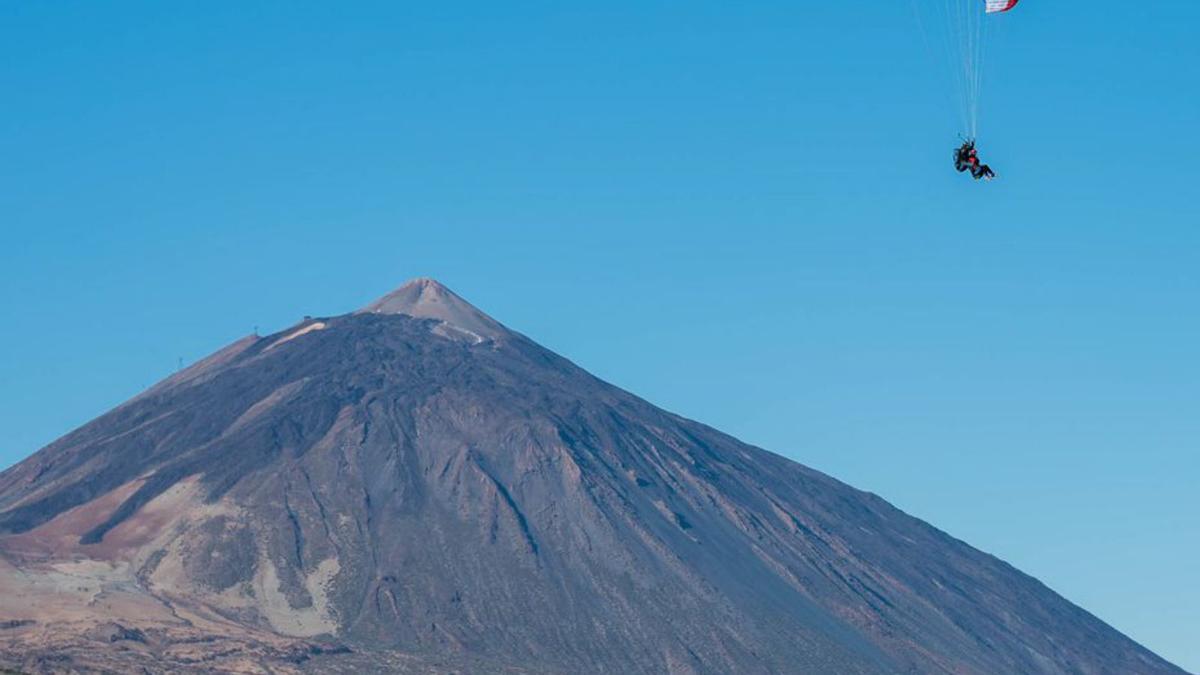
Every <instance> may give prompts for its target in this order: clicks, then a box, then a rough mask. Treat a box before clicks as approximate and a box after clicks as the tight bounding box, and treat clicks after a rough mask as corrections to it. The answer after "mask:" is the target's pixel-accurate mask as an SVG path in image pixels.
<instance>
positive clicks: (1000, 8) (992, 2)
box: [987, 0, 1020, 14]
mask: <svg viewBox="0 0 1200 675" xmlns="http://www.w3.org/2000/svg"><path fill="white" fill-rule="evenodd" d="M1018 2H1020V0H987V13H988V14H995V13H997V12H1007V11H1008V10H1010V9H1012V8H1013V7H1016V6H1017V3H1018Z"/></svg>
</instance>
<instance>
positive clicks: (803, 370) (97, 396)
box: [0, 0, 1200, 670]
mask: <svg viewBox="0 0 1200 675" xmlns="http://www.w3.org/2000/svg"><path fill="white" fill-rule="evenodd" d="M918 1H921V2H925V1H928V0H918ZM514 4H515V5H516V6H513V5H514ZM567 5H575V6H573V7H567ZM1007 18H1008V19H1010V20H1008V21H1006V22H1005V23H1004V25H1003V30H1002V31H1000V32H998V34H997V35H996V36H995V37H996V40H995V42H994V44H993V45H992V51H991V54H990V56H989V62H988V66H987V68H988V70H987V83H986V92H985V100H984V110H983V126H982V133H981V138H980V148H981V152H982V155H983V157H984V159H985V160H987V161H989V162H991V163H992V164H993V165H994V166H995V168H996V169H997V171H998V172H999V173H1000V174H1001V180H999V181H996V182H994V183H991V184H988V185H979V184H973V183H972V182H971V181H970V180H969V179H966V178H964V177H963V176H960V175H957V174H955V173H954V172H953V170H952V168H951V167H950V159H949V153H950V150H951V146H952V145H953V144H954V139H955V134H956V132H957V131H958V129H957V125H956V120H957V113H956V112H955V111H954V110H952V109H951V108H950V107H948V105H947V101H948V100H949V98H948V96H947V93H948V92H947V90H946V87H945V85H944V83H943V80H942V79H940V78H938V77H937V76H936V73H937V72H938V70H937V68H936V67H935V65H934V62H933V61H931V59H930V55H929V53H928V52H927V51H926V49H925V46H924V44H923V42H922V40H921V37H920V31H919V29H918V28H917V25H916V23H915V21H914V19H913V13H912V6H911V4H910V3H908V2H898V3H843V2H828V3H736V4H731V3H716V2H704V1H700V2H689V3H682V2H661V1H657V0H643V1H642V2H638V3H604V4H599V3H596V4H591V3H587V4H585V3H562V2H548V1H546V2H538V1H534V2H522V3H483V2H474V1H465V0H464V1H463V2H458V3H420V4H418V3H382V2H380V3H371V2H363V3H355V4H354V9H352V10H347V9H346V8H345V7H344V6H343V7H337V8H335V7H334V6H331V5H326V4H324V3H310V2H287V3H284V2H256V3H200V2H172V3H161V2H144V3H134V2H107V3H82V2H57V3H11V2H10V3H4V4H3V5H0V91H2V92H3V105H0V311H2V312H3V316H4V320H5V324H6V325H5V328H4V330H3V331H0V354H3V356H2V357H0V381H3V382H4V386H3V388H2V389H0V425H2V426H3V428H4V430H5V433H4V438H3V440H2V441H0V466H6V465H8V464H11V463H13V462H16V461H18V460H20V459H21V458H23V457H25V456H27V455H28V454H30V453H31V452H33V451H34V450H36V449H37V448H38V447H40V446H41V445H43V444H45V443H46V442H48V441H50V440H52V439H54V438H55V437H57V436H59V435H61V434H62V433H64V432H66V431H69V430H70V429H72V428H73V427H75V426H77V425H79V424H81V423H83V422H85V421H87V420H88V419H90V418H91V417H94V416H95V415H97V414H99V413H101V412H103V411H105V410H106V409H108V408H110V407H111V406H113V405H115V404H117V403H119V402H120V401H122V400H124V399H126V398H128V397H129V396H131V395H133V394H135V393H136V392H138V391H139V390H141V389H142V388H144V387H145V386H147V385H149V384H151V383H153V382H154V381H156V380H157V379H159V378H161V377H163V376H165V375H167V374H168V373H170V372H171V371H172V370H173V369H174V368H175V367H176V364H177V362H178V359H180V358H182V359H184V361H192V360H195V359H198V358H200V357H202V356H204V355H205V354H207V353H209V352H211V351H213V350H215V349H217V348H218V347H220V346H222V345H223V344H225V343H228V342H230V341H231V340H233V339H235V338H237V337H239V336H241V335H244V334H247V333H249V332H250V331H251V330H253V328H254V327H255V326H259V327H261V330H263V331H264V332H266V331H274V330H278V329H281V328H283V327H285V326H287V325H289V324H291V323H293V322H294V321H296V320H297V319H299V318H300V317H301V316H302V315H305V314H334V313H341V312H344V311H348V310H350V309H353V308H355V307H358V306H360V305H362V304H365V303H366V302H367V301H369V300H370V299H373V298H374V297H375V296H377V295H381V294H383V293H384V292H386V291H387V290H389V289H391V288H392V287H394V286H397V285H399V284H400V283H401V282H403V281H404V280H406V279H407V278H409V277H413V276H418V275H428V276H434V277H437V278H438V279H440V280H442V281H443V282H444V283H446V284H447V285H449V286H450V287H451V288H453V289H455V290H456V291H458V292H459V293H460V294H461V295H463V296H465V297H466V298H467V299H469V300H471V301H472V302H473V303H475V304H476V305H478V306H479V307H481V308H482V309H484V310H485V311H488V312H489V313H491V314H492V315H494V316H495V317H497V318H498V319H500V320H501V321H503V322H505V323H506V324H508V325H510V326H512V327H514V328H516V329H518V330H520V331H522V332H524V333H526V334H528V335H530V336H531V337H533V338H535V339H537V340H538V341H540V342H542V343H543V344H545V345H547V346H548V347H551V348H553V349H555V350H557V351H559V352H561V353H563V354H564V355H566V356H568V357H570V358H572V359H574V360H576V361H577V362H578V363H580V364H581V365H583V366H584V367H586V368H588V369H590V370H592V371H593V372H595V373H597V374H598V375H600V376H602V377H605V378H606V379H609V380H611V381H613V382H615V383H617V384H619V385H621V386H624V387H626V388H628V389H631V390H633V391H635V392H637V393H639V394H641V395H643V396H645V397H646V398H648V399H650V400H651V401H653V402H655V403H657V404H659V405H662V406H664V407H666V408H669V409H671V410H674V411H677V412H680V413H682V414H685V415H688V416H690V417H693V418H696V419H699V420H702V421H705V422H707V423H710V424H713V425H714V426H717V427H719V428H722V429H724V430H726V431H729V432H731V433H734V434H735V435H738V436H740V437H741V438H743V439H745V440H747V441H750V442H753V443H756V444H759V445H762V446H764V447H767V448H769V449H772V450H775V451H777V452H780V453H783V454H785V455H787V456H789V457H792V458H794V459H796V460H798V461H801V462H803V463H806V464H809V465H811V466H814V467H816V468H819V469H822V470H824V471H826V472H828V473H831V474H833V475H835V476H837V477H839V478H841V479H843V480H845V481H847V482H849V483H851V484H853V485H855V486H857V487H861V488H863V489H868V490H871V491H873V492H877V493H879V494H881V495H883V496H884V497H886V498H888V499H889V500H891V501H893V502H894V503H896V504H897V505H898V506H900V507H902V508H904V509H906V510H908V511H910V512H911V513H914V514H916V515H918V516H920V517H923V518H925V519H927V520H929V521H930V522H932V523H934V524H936V525H938V526H939V527H942V528H943V529H946V530H948V531H949V532H951V533H952V534H954V535H956V536H958V537H960V538H963V539H965V540H967V541H968V542H970V543H972V544H974V545H975V546H977V547H979V548H982V549H983V550H986V551H988V552H991V553H994V554H996V555H998V556H1000V557H1002V558H1004V559H1005V560H1008V561H1009V562H1012V563H1013V564H1015V565H1017V566H1018V567H1020V568H1022V569H1023V570H1025V571H1028V572H1030V573H1031V574H1033V575H1035V576H1037V577H1038V578H1040V579H1042V580H1043V581H1045V582H1046V583H1047V584H1049V585H1050V586H1051V587H1053V588H1054V589H1056V590H1058V591H1059V592H1061V593H1062V594H1064V595H1065V596H1066V597H1068V598H1069V599H1071V600H1073V601H1075V602H1078V603H1079V604H1081V605H1082V606H1084V607H1085V608H1087V609H1089V610H1090V611H1092V612H1094V613H1096V614H1097V615H1099V616H1100V617H1101V618H1103V619H1105V620H1107V621H1109V622H1110V623H1112V624H1113V625H1115V626H1116V627H1118V628H1119V629H1121V630H1123V631H1125V632H1127V633H1128V634H1130V635H1131V636H1133V637H1134V638H1136V639H1138V640H1139V641H1141V642H1143V643H1144V644H1146V645H1148V646H1149V647H1151V648H1152V649H1154V650H1156V651H1158V652H1159V653H1161V654H1163V655H1164V656H1166V657H1168V658H1170V659H1172V660H1174V661H1175V662H1176V663H1178V664H1180V665H1182V666H1184V667H1185V668H1188V669H1190V670H1200V647H1198V646H1197V642H1196V640H1195V637H1196V636H1197V635H1200V584H1197V583H1196V578H1195V561H1196V560H1197V559H1198V558H1200V507H1198V506H1197V498H1196V494H1197V488H1200V485H1198V483H1200V480H1198V476H1200V415H1198V414H1197V410H1200V358H1197V356H1198V354H1197V349H1198V348H1197V345H1200V248H1198V246H1200V231H1198V229H1197V224H1198V223H1200V209H1198V208H1197V206H1196V201H1195V199H1194V197H1192V196H1191V193H1194V190H1195V184H1194V178H1195V176H1196V170H1195V168H1194V166H1193V165H1192V160H1191V159H1190V158H1192V157H1195V156H1196V155H1197V151H1198V150H1200V134H1197V132H1196V123H1197V121H1200V100H1198V97H1197V93H1196V90H1195V86H1194V83H1195V73H1196V72H1197V69H1198V68H1200V53H1198V47H1197V42H1196V40H1195V39H1194V38H1195V25H1196V22H1197V20H1198V19H1200V5H1198V4H1196V3H1190V2H1187V3H1185V2H1167V3H1131V2H1115V1H1112V0H1107V1H1106V0H1096V1H1093V2H1088V3H1063V2H1044V1H1042V0H1025V1H1024V2H1023V3H1022V4H1021V6H1020V7H1019V9H1018V12H1017V13H1014V14H1011V15H1009V17H1007Z"/></svg>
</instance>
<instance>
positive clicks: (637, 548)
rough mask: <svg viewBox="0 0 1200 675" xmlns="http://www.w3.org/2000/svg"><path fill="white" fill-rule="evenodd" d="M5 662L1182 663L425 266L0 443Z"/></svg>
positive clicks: (674, 669) (515, 669)
mask: <svg viewBox="0 0 1200 675" xmlns="http://www.w3.org/2000/svg"><path fill="white" fill-rule="evenodd" d="M0 667H8V668H15V669H18V670H22V671H27V672H60V671H64V670H96V671H110V672H137V671H138V669H142V668H144V669H146V672H190V671H194V672H296V671H312V672H347V673H350V672H370V671H383V670H387V671H392V672H411V673H426V672H470V673H486V672H496V673H500V672H503V673H582V672H595V673H622V674H625V673H681V674H682V673H696V674H700V673H838V674H854V673H864V674H865V673H979V674H988V675H994V674H997V673H1090V674H1103V673H1113V674H1122V675H1126V674H1135V673H1175V674H1178V673H1182V672H1183V671H1181V670H1179V669H1178V668H1175V667H1173V666H1172V665H1170V664H1168V663H1167V662H1165V661H1164V660H1162V659H1160V658H1158V657H1157V656H1155V655H1154V654H1152V653H1151V652H1149V651H1147V650H1146V649H1144V648H1143V647H1141V646H1139V645H1138V644H1136V643H1134V642H1133V641H1132V640H1130V639H1128V638H1127V637H1125V636H1123V635H1121V634H1120V633H1118V632H1117V631H1115V630H1114V629H1112V628H1110V627H1109V626H1107V625H1105V624H1104V623H1103V622H1101V621H1099V620H1098V619H1096V618H1095V617H1093V616H1092V615H1090V614H1088V613H1087V612H1086V611H1084V610H1082V609H1080V608H1078V607H1076V606H1074V605H1072V604H1071V603H1069V602H1067V601H1066V600H1064V599H1063V598H1061V597H1059V596H1058V595H1057V594H1055V593H1054V592H1053V591H1051V590H1050V589H1048V588H1046V587H1045V586H1043V585H1042V584H1040V583H1039V582H1038V581H1036V580H1035V579H1033V578H1030V577H1029V576H1026V575H1024V574H1022V573H1021V572H1019V571H1017V570H1015V569H1013V568H1012V567H1010V566H1009V565H1007V564H1005V563H1004V562H1002V561H1000V560H998V559H996V558H994V557H992V556H989V555H986V554H984V553H981V552H979V551H977V550H975V549H973V548H971V547H970V546H968V545H966V544H964V543H963V542H961V541H958V540H956V539H954V538H953V537H950V536H948V535H946V534H945V533H942V532H940V531H938V530H937V529H935V528H933V527H931V526H929V525H927V524H926V523H923V522H921V521H919V520H917V519H915V518H912V517H910V516H908V515H905V514H904V513H902V512H900V511H899V510H897V509H895V508H894V507H892V506H890V505H889V504H888V503H887V502H885V501H883V500H882V499H880V498H879V497H876V496H874V495H871V494H868V493H864V492H861V491H858V490H855V489H853V488H850V487H848V486H846V485H844V484H842V483H839V482H838V481H836V480H833V479H831V478H829V477H828V476H825V475H823V474H821V473H819V472H817V471H813V470H811V469H808V468H805V467H803V466H801V465H799V464H796V463H794V462H791V461H789V460H786V459H784V458H782V457H779V456H777V455H774V454H771V453H769V452H766V451H764V450H761V449H758V448H754V447H751V446H748V445H746V444H744V443H740V442H739V441H737V440H736V439H734V438H731V437H729V436H727V435H725V434H722V433H720V432H718V431H716V430H714V429H711V428H709V427H706V426H704V425H702V424H699V423H696V422H693V421H690V420H687V419H684V418H682V417H679V416H677V415H673V414H671V413H668V412H665V411H663V410H660V409H658V408H656V407H654V406H652V405H650V404H649V403H647V402H645V401H643V400H641V399H639V398H637V397H635V396H633V395H631V394H629V393H627V392H624V391H622V390H620V389H617V388H616V387H613V386H611V385H608V384H606V383H604V382H602V381H600V380H598V379H596V378H595V377H592V376H591V375H589V374H588V373H586V372H584V371H583V370H581V369H580V368H578V367H577V366H575V365H573V364H571V363H570V362H568V361H566V360H565V359H563V358H561V357H559V356H556V355H555V354H553V353H551V352H549V351H547V350H546V349H544V348H542V347H540V346H538V345H537V344H535V343H533V342H532V341H530V340H529V339H527V338H525V337H523V336H521V335H520V334H517V333H515V332H512V331H510V330H508V329H506V328H505V327H504V326H502V325H501V324H499V323H498V322H496V321H495V320H494V319H492V318H490V317H488V316H486V315H485V314H483V313H482V312H480V311H479V310H477V309H475V308H474V307H471V306H470V305H469V304H467V303H466V302H465V301H464V300H462V299H461V298H459V297H458V296H456V295H454V294H453V293H452V292H450V291H449V290H447V289H446V288H444V287H443V286H441V285H439V284H438V283H437V282H434V281H432V280H417V281H414V282H411V283H410V284H407V285H405V286H404V287H402V288H401V289H399V290H397V291H396V292H394V293H392V294H390V295H388V296H386V297H384V298H382V299H381V300H379V301H378V302H376V303H374V304H372V305H370V306H368V307H367V308H365V309H363V310H361V311H359V312H355V313H351V314H347V315H343V316H338V317H332V318H320V319H308V320H305V321H304V322H302V323H300V324H298V325H296V326H293V327H291V328H289V329H287V330H285V331H282V332H280V333H278V334H275V335H271V336H267V337H257V336H253V337H247V338H244V339H242V340H239V341H237V342H235V343H233V344H231V345H229V346H228V347H226V348H224V349H223V350H221V351H219V352H217V353H215V354H213V355H212V356H210V357H209V358H207V359H205V360H204V361H201V362H200V363H197V364H196V365H194V366H192V367H191V368H188V369H186V370H184V371H182V372H180V373H178V374H177V375H175V376H173V377H171V378H169V379H167V380H165V381H163V382H162V383H160V384H158V385H156V386H155V387H153V388H152V389H150V390H148V391H147V392H145V393H143V394H141V395H140V396H138V397H136V398H134V399H133V400H131V401H129V402H127V403H125V404H124V405H122V406H120V407H118V408H116V409H115V410H113V411H111V412H109V413H107V414H105V415H103V416H102V417H100V418H98V419H96V420H95V421H93V422H91V423H89V424H87V425H85V426H83V427H82V428H80V429H78V430H76V431H74V432H72V433H70V434H68V435H66V436H64V437H63V438H61V439H59V440H58V441H56V442H54V443H52V444H51V445H49V446H48V447H46V448H44V449H42V450H41V451H39V452H38V453H36V454H35V455H33V456H32V457H30V458H29V459H27V460H26V461H24V462H22V463H20V464H18V465H17V466H15V467H12V468H10V469H9V470H7V471H5V472H3V473H2V474H0Z"/></svg>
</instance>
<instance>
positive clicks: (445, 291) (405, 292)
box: [359, 278, 508, 340]
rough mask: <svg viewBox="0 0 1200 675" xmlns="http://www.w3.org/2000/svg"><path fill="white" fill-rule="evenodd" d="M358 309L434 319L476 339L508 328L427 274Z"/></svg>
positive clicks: (496, 333) (367, 311)
mask: <svg viewBox="0 0 1200 675" xmlns="http://www.w3.org/2000/svg"><path fill="white" fill-rule="evenodd" d="M359 311H360V312H366V313H372V314H405V315H407V316H412V317H417V318H422V319H436V320H438V321H442V322H444V323H445V324H446V325H447V326H449V327H451V328H453V329H456V330H459V331H462V332H464V333H465V334H467V335H473V336H475V337H477V338H479V339H480V340H484V339H496V338H499V337H500V336H502V335H504V334H506V333H507V332H508V331H507V330H506V329H505V328H504V326H501V325H500V324H499V323H497V322H496V320H495V319H493V318H492V317H490V316H488V315H486V314H484V313H483V312H481V311H479V310H478V309H475V307H473V306H472V305H471V303H469V302H467V301H466V300H463V299H462V298H460V297H459V296H458V295H456V294H455V293H454V291H451V290H450V289H449V288H446V287H445V286H443V285H442V284H440V283H438V282H437V281H436V280H434V279H428V278H419V279H413V280H412V281H409V282H408V283H406V284H404V285H403V286H401V287H400V288H397V289H396V290H394V291H392V292H391V293H388V294H387V295H385V296H383V297H382V298H380V299H378V300H376V301H375V302H373V303H371V304H369V305H367V306H366V307H364V308H363V309H361V310H359Z"/></svg>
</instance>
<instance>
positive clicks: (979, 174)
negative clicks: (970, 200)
mask: <svg viewBox="0 0 1200 675" xmlns="http://www.w3.org/2000/svg"><path fill="white" fill-rule="evenodd" d="M954 169H955V170H956V171H958V172H959V173H962V172H964V171H970V172H971V177H972V178H974V179H975V180H979V179H980V178H984V179H987V180H991V179H993V178H995V177H996V172H995V171H992V167H990V166H988V165H987V164H984V163H982V162H980V161H979V154H978V153H977V152H976V151H975V141H974V139H967V140H964V141H963V144H962V145H960V146H958V149H957V150H955V151H954Z"/></svg>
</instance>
